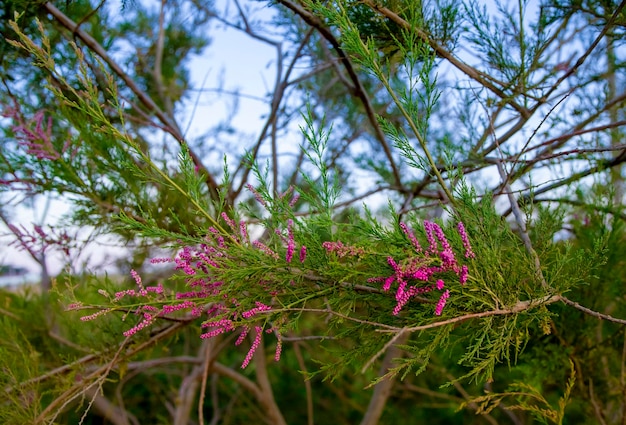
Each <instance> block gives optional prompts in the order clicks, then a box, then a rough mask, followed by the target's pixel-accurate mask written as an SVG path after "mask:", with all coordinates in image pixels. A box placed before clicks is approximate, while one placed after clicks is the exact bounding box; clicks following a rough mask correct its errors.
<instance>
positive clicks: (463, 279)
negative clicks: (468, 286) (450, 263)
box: [459, 265, 469, 285]
mask: <svg viewBox="0 0 626 425" xmlns="http://www.w3.org/2000/svg"><path fill="white" fill-rule="evenodd" d="M468 275H469V271H468V269H467V266H466V265H463V266H462V267H461V271H460V272H459V282H460V283H461V285H465V283H466V282H467V278H468Z"/></svg>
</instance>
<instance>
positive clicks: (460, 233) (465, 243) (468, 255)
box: [456, 221, 476, 258]
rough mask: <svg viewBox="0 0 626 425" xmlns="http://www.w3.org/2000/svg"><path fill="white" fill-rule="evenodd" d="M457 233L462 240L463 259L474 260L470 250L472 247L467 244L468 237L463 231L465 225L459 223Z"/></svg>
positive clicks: (474, 255) (472, 252)
mask: <svg viewBox="0 0 626 425" xmlns="http://www.w3.org/2000/svg"><path fill="white" fill-rule="evenodd" d="M456 228H457V230H458V231H459V235H461V239H462V240H463V248H465V258H475V257H476V254H474V251H473V250H472V246H471V245H470V242H469V237H468V236H467V232H466V231H465V225H464V224H463V222H462V221H459V224H457V226H456Z"/></svg>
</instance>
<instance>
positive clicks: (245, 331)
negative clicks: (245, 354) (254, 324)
mask: <svg viewBox="0 0 626 425" xmlns="http://www.w3.org/2000/svg"><path fill="white" fill-rule="evenodd" d="M248 332H250V328H249V327H248V326H244V327H243V330H242V331H241V333H240V334H239V338H237V341H235V345H241V343H242V342H243V340H244V339H246V336H248Z"/></svg>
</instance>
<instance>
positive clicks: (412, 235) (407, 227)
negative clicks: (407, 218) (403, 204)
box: [400, 223, 422, 252]
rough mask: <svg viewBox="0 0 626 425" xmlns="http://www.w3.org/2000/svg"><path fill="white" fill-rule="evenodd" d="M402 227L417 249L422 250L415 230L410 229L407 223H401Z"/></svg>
mask: <svg viewBox="0 0 626 425" xmlns="http://www.w3.org/2000/svg"><path fill="white" fill-rule="evenodd" d="M400 228H401V229H402V231H403V232H404V234H405V235H406V236H407V237H408V238H409V240H410V241H411V243H412V244H413V246H414V247H415V251H417V252H422V247H421V246H420V243H419V241H418V240H417V238H416V237H415V234H414V233H413V231H412V230H411V229H409V226H407V225H406V224H405V223H400Z"/></svg>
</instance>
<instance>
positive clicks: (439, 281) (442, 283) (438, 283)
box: [435, 279, 445, 291]
mask: <svg viewBox="0 0 626 425" xmlns="http://www.w3.org/2000/svg"><path fill="white" fill-rule="evenodd" d="M435 285H436V286H437V290H438V291H441V290H442V289H443V287H444V286H445V284H444V282H443V280H441V279H439V280H437V283H436V284H435Z"/></svg>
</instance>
